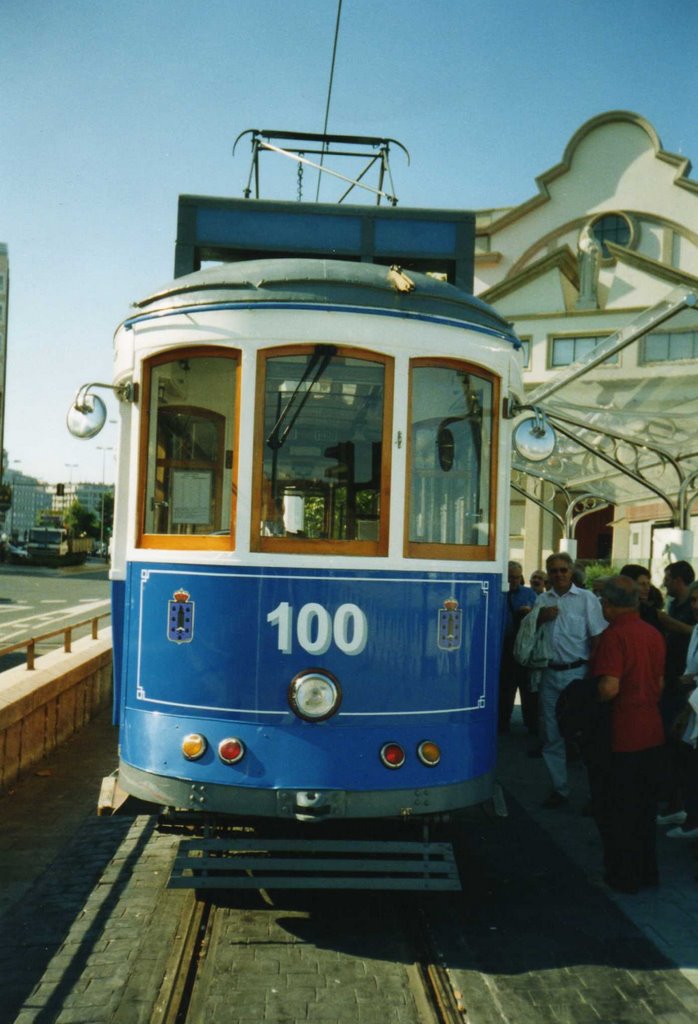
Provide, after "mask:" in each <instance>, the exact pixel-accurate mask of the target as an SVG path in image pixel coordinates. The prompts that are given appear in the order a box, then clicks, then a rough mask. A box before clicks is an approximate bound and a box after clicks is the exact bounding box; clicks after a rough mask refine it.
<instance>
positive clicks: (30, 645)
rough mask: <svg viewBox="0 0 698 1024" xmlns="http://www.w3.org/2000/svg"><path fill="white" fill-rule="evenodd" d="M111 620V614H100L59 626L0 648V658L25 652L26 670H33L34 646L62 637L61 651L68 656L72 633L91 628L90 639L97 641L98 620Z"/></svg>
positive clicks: (70, 648) (70, 649)
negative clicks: (85, 627) (55, 637)
mask: <svg viewBox="0 0 698 1024" xmlns="http://www.w3.org/2000/svg"><path fill="white" fill-rule="evenodd" d="M109 618H111V612H102V614H101V615H93V616H91V617H90V618H89V619H82V620H81V621H80V622H73V623H71V625H70V626H60V627H59V628H58V629H53V630H51V632H50V633H42V634H41V635H40V636H32V637H30V638H29V639H28V640H20V641H18V643H16V644H12V645H11V646H10V647H0V658H3V657H4V656H5V655H6V654H14V653H15V651H22V650H26V652H27V669H29V670H32V669H34V667H35V665H34V662H35V660H36V645H37V644H40V643H43V641H44V640H51V639H52V638H53V637H54V636H61V634H62V635H63V651H64V653H65V654H70V653H71V651H72V649H73V647H72V644H73V632H74V630H76V629H81V628H82V627H83V626H91V629H92V639H93V640H97V639H98V635H99V621H100V619H109Z"/></svg>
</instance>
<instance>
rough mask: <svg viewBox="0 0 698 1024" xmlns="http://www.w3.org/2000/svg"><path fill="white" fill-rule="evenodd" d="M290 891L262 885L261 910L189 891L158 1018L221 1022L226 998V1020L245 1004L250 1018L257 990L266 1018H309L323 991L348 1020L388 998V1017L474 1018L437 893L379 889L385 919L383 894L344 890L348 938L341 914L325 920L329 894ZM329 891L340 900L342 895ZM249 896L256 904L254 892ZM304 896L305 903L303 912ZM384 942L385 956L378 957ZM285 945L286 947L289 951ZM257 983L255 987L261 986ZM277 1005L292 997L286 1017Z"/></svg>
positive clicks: (427, 1021)
mask: <svg viewBox="0 0 698 1024" xmlns="http://www.w3.org/2000/svg"><path fill="white" fill-rule="evenodd" d="M284 895H285V894H281V896H282V900H281V902H278V903H277V901H276V893H274V894H270V893H268V892H266V891H264V890H261V891H260V892H259V899H260V900H262V901H263V903H264V908H263V909H252V908H251V907H250V906H249V905H245V906H240V901H239V899H238V900H237V905H235V906H232V905H230V903H229V902H228V900H229V896H228V895H227V894H226V895H225V896H223V897H222V900H223V902H221V898H220V894H211V895H209V894H206V895H198V894H197V893H196V892H195V891H191V892H188V893H187V896H186V899H185V902H184V905H183V908H182V913H181V918H180V922H179V927H178V929H177V938H176V941H175V943H174V944H173V946H172V949H171V953H170V957H169V961H168V964H167V966H166V969H165V974H164V978H163V982H162V985H161V988H160V991H159V993H158V996H157V999H156V1001H155V1004H154V1008H153V1014H152V1017H151V1020H152V1021H153V1022H155V1021H157V1022H159V1024H193V1022H196V1024H200V1022H204V1021H209V1020H210V1021H213V1020H215V1019H216V1014H217V1012H219V1011H217V1009H216V1008H217V1006H220V1003H221V1000H222V999H223V998H225V1000H226V1006H227V1014H228V1015H227V1017H226V1019H227V1020H229V1021H231V1022H233V1021H235V1020H237V1019H238V1017H237V1013H238V1011H239V1014H240V1016H241V1017H243V1016H244V1018H245V1020H247V1019H249V1013H250V1006H249V1005H248V1001H249V999H253V1000H254V1002H255V1004H256V1007H257V1012H258V1013H259V1020H260V1024H263V1022H264V1021H265V1020H269V1021H272V1020H273V1021H277V1020H283V1021H288V1022H289V1024H291V1022H293V1021H295V1020H299V1021H300V1020H306V1019H307V1016H306V1010H307V1005H306V1006H304V1005H303V1002H304V1000H305V1001H306V1003H310V1004H312V1003H316V1002H319V1001H322V1000H324V1001H325V1002H326V1003H327V1004H328V1007H329V1006H330V1004H331V1008H328V1010H327V1017H328V1018H329V1017H334V1018H335V1019H336V1018H337V1017H339V1019H346V1020H347V1021H350V1020H351V1021H354V1020H360V1019H361V1014H360V1013H357V1005H359V1004H361V1003H362V1002H364V1003H366V1004H367V1003H369V1000H370V1005H371V1008H372V1010H373V1011H374V1012H375V1011H376V1010H377V1009H378V1008H382V1006H383V1003H384V1004H385V1012H384V1018H383V1019H385V1020H391V1019H399V1020H400V1021H401V1022H402V1021H409V1022H410V1024H468V1015H467V1009H466V1007H465V1005H464V1002H463V995H462V993H461V992H460V991H458V989H457V988H455V986H454V985H453V983H452V980H451V977H450V975H449V971H448V969H447V967H446V965H445V964H444V963H443V962H442V958H441V956H440V954H439V951H438V949H437V943H436V942H435V940H434V937H433V933H432V930H431V927H430V922H429V909H428V905H427V902H428V898H427V900H424V899H423V898H421V897H416V896H415V897H410V898H409V899H407V900H405V899H404V896H403V898H402V899H401V900H399V899H398V898H396V897H395V896H394V895H392V896H389V897H380V898H379V906H380V913H379V914H378V915H377V916H378V920H376V914H375V902H376V894H375V893H373V894H371V895H370V896H369V895H368V894H366V895H365V896H364V895H359V896H357V894H356V893H354V894H353V896H351V897H347V896H346V895H345V896H344V897H342V898H340V899H339V904H340V909H341V910H343V911H346V907H347V903H346V900H347V899H349V900H351V903H352V915H351V919H350V920H349V922H348V928H349V933H350V934H349V936H348V937H347V934H346V932H345V929H344V927H343V924H342V922H337V920H336V919H333V923H332V924H331V926H330V928H329V929H328V928H327V927H326V925H327V918H326V915H327V914H328V909H327V896H328V894H325V896H324V899H325V903H324V905H323V904H321V902H320V901H321V899H322V897H321V896H320V895H319V894H314V895H313V896H310V897H308V896H307V894H305V895H304V897H302V898H301V899H300V900H299V897H298V894H297V893H294V894H293V897H292V901H291V902H290V903H288V904H287V903H286V902H285V901H284V899H283V896H284ZM330 898H331V900H332V901H334V902H336V901H337V894H336V893H334V894H330ZM243 902H244V903H246V904H249V902H250V901H249V898H248V899H247V900H243ZM299 904H300V906H302V907H304V908H305V909H304V910H301V911H299V910H298V907H299ZM308 905H310V906H311V918H312V916H313V911H312V908H315V909H316V910H319V909H320V908H321V907H322V911H323V915H322V916H323V917H325V921H324V923H323V922H319V923H317V922H316V923H315V924H313V923H310V924H308V919H307V908H308ZM329 913H330V916H331V913H332V912H331V911H330V912H329ZM362 922H364V923H365V925H366V926H367V927H368V926H369V925H370V924H371V923H372V924H373V929H372V932H373V934H372V935H371V936H370V938H369V935H368V934H367V935H366V951H365V952H366V956H362V955H361V954H362V949H361V941H360V937H359V935H357V927H358V929H359V931H360V929H361V924H362ZM282 931H285V937H284V936H283V935H282V934H281V932H282ZM396 936H398V937H399V939H398V941H397V943H396V941H395V939H396ZM388 937H390V938H388ZM309 939H311V940H312V941H308V940H309ZM323 940H324V942H323ZM299 943H302V948H298V946H299ZM382 944H383V945H384V946H385V947H386V948H385V957H384V959H380V958H379V957H377V956H376V951H377V949H378V948H379V947H380V946H381V945H382ZM323 946H324V948H323ZM333 946H334V948H332V947H333ZM279 947H283V948H282V949H281V952H280V955H279ZM294 947H295V948H294ZM270 948H271V950H272V953H271V956H270ZM231 951H232V955H231ZM357 958H358V959H357ZM284 961H285V963H286V968H284V966H283V964H284ZM367 961H368V964H369V967H368V970H367V971H364V966H365V964H366V962H367ZM265 964H266V971H265V969H264V965H265ZM279 967H280V969H279ZM372 969H375V970H374V973H373V975H372ZM311 976H312V984H310V983H309V977H311ZM338 979H342V980H341V981H340V980H338ZM347 979H351V981H353V984H350V983H349V984H348V983H347ZM251 985H254V986H256V990H255V991H254V992H252V990H251ZM333 988H334V991H333ZM396 998H399V999H400V1002H401V1009H400V1015H399V1018H398V1017H397V1016H394V1015H393V1014H394V1011H395V999H396ZM275 1004H279V1005H280V1006H281V1005H282V1004H283V1005H282V1008H281V1009H280V1010H279V1013H280V1015H279V1016H275V1015H274V1005H275ZM218 1019H220V1017H219V1018H218ZM311 1019H312V1018H311ZM371 1019H372V1020H373V1019H375V1017H373V1016H372V1017H371Z"/></svg>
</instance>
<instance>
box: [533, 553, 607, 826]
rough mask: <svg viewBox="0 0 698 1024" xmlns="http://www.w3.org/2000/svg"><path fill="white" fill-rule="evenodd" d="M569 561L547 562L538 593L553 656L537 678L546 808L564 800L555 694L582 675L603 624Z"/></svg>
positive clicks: (566, 791)
mask: <svg viewBox="0 0 698 1024" xmlns="http://www.w3.org/2000/svg"><path fill="white" fill-rule="evenodd" d="M573 565H574V563H573V562H572V559H571V557H570V556H569V555H568V554H567V552H566V551H561V552H559V554H556V555H550V556H549V557H548V559H547V561H546V567H547V570H548V578H549V579H550V581H551V589H550V590H549V591H547V593H545V594H541V595H540V596H539V598H538V600H537V602H536V603H537V604H538V605H540V606H541V609H540V612H539V613H538V623H539V625H542V626H543V628H544V629H547V630H549V632H550V638H549V639H550V648H551V651H552V656H551V659H550V661H549V662H548V667H547V668H546V669H544V671H543V675H542V679H541V683H540V706H541V718H542V721H543V736H544V743H543V759H544V761H545V764H546V767H547V769H548V772H549V774H550V779H551V782H552V785H553V788H552V791H551V793H550V795H549V796H548V798H547V799H546V800H545V801H544V803H543V806H544V807H547V808H550V809H552V808H556V807H561V806H563V805H564V804H566V803H567V799H568V795H569V787H568V785H567V750H566V747H565V741H564V739H563V738H562V736H561V735H560V730H559V729H558V726H557V718H556V716H555V707H556V705H557V701H558V697H559V696H560V694H561V693H562V691H563V690H564V689H565V687H567V686H568V685H569V684H570V683H571V682H572V680H573V679H579V678H580V676H584V675H586V673H587V671H588V662H589V659H590V657H591V654H592V652H593V650H594V648H595V646H596V643H597V640H598V637H599V636H600V635H601V633H603V631H604V629H605V628H606V626H607V625H608V623H607V622H606V620H605V618H604V616H603V612H602V610H601V604H600V602H599V600H598V598H597V597H596V596H595V595H594V594H592V593H591V591H589V590H582V589H581V588H580V587H577V586H575V584H574V583H573V582H572V569H573Z"/></svg>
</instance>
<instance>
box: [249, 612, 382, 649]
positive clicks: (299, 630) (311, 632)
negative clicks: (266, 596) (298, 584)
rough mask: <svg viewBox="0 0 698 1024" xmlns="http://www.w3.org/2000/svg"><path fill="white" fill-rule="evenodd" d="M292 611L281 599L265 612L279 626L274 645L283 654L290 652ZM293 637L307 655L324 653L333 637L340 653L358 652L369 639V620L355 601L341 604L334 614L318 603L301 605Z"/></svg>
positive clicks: (269, 620)
mask: <svg viewBox="0 0 698 1024" xmlns="http://www.w3.org/2000/svg"><path fill="white" fill-rule="evenodd" d="M293 619H294V611H293V607H292V605H290V604H289V603H288V601H282V602H281V604H279V605H277V606H276V608H275V609H274V611H273V612H269V614H268V615H267V622H269V623H271V625H272V626H276V628H277V629H278V631H279V633H278V640H277V646H278V649H279V650H280V651H281V653H282V654H291V653H292V651H293ZM296 639H297V640H298V643H299V645H300V646H301V647H302V648H303V650H304V651H307V652H308V654H324V653H325V652H326V651H328V650H329V649H330V647H331V645H332V641H333V640H334V642H335V644H336V645H337V647H338V648H339V649H340V651H342V653H343V654H361V652H362V651H363V649H364V647H365V646H366V642H367V641H368V621H367V619H366V616H365V614H364V613H363V612H362V611H361V609H360V608H359V607H358V606H357V605H355V604H341V605H340V606H339V608H338V609H337V611H336V612H335V613H334V617H333V616H332V615H330V613H329V612H328V611H327V609H326V608H324V607H323V606H322V605H321V604H315V603H314V602H310V603H309V604H304V605H303V606H302V608H301V609H300V611H299V612H298V616H297V618H296Z"/></svg>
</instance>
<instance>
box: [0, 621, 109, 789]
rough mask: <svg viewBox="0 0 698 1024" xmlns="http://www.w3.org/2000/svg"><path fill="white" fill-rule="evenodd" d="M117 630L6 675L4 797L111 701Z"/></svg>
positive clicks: (0, 727) (0, 696)
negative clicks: (32, 667)
mask: <svg viewBox="0 0 698 1024" xmlns="http://www.w3.org/2000/svg"><path fill="white" fill-rule="evenodd" d="M111 695H112V645H111V629H109V628H107V629H103V630H101V631H100V634H99V638H98V639H97V640H92V639H91V638H89V637H85V638H84V639H81V640H77V641H76V642H75V643H74V644H73V651H72V653H71V654H65V653H64V652H63V651H62V650H58V651H52V652H51V653H50V654H46V655H44V656H43V657H41V658H37V660H36V668H35V669H34V670H33V671H31V672H30V671H27V668H26V666H24V665H21V666H19V667H17V668H13V669H9V670H8V671H7V672H3V673H2V674H0V792H1V791H2V790H3V789H6V788H7V787H8V786H10V785H12V783H13V782H14V781H15V780H16V779H17V778H18V777H19V776H20V775H22V774H24V773H25V772H27V771H28V770H29V769H30V768H31V767H32V766H33V765H35V764H36V763H37V762H38V761H41V759H42V758H44V757H46V755H47V754H50V753H51V751H52V750H55V748H56V747H58V746H59V745H60V744H61V743H64V742H65V741H66V740H67V739H68V738H69V737H70V736H72V735H73V733H76V732H78V730H79V729H81V728H82V726H83V725H85V724H86V723H87V722H88V721H89V720H90V718H91V717H92V716H93V715H94V714H96V712H97V711H98V710H99V709H100V708H102V707H104V705H105V704H107V703H108V702H109V701H110V700H111Z"/></svg>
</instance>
